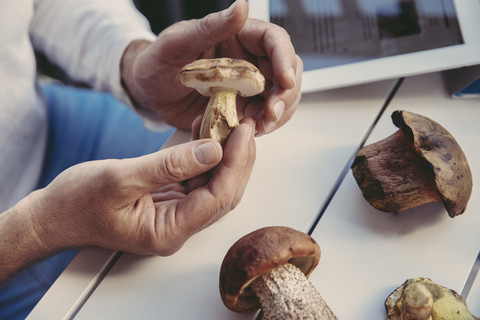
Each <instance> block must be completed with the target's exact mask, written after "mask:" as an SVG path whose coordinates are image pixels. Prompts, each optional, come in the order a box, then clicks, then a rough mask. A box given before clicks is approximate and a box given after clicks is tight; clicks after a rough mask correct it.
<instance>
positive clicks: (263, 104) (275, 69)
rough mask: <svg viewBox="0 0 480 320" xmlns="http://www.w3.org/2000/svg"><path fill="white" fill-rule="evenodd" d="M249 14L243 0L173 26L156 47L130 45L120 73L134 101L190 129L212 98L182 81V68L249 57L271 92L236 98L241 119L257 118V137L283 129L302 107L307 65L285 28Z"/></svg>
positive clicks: (155, 44)
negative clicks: (211, 60)
mask: <svg viewBox="0 0 480 320" xmlns="http://www.w3.org/2000/svg"><path fill="white" fill-rule="evenodd" d="M247 16H248V6H247V3H246V1H245V0H238V1H236V2H235V3H234V4H233V5H232V6H231V7H230V8H228V9H227V10H225V11H222V12H217V13H212V14H210V15H208V16H206V17H205V18H203V19H199V20H190V21H182V22H179V23H176V24H174V25H172V26H171V27H169V28H167V29H165V30H164V31H163V32H161V33H160V34H159V35H158V38H157V40H156V41H155V42H154V43H152V44H150V43H148V42H145V41H135V42H133V43H132V44H130V46H129V47H128V48H127V50H126V52H125V54H124V57H123V59H122V66H121V70H122V81H123V83H124V86H125V87H126V89H127V91H128V92H129V94H130V96H131V98H132V100H133V101H135V103H136V105H137V106H139V107H142V108H145V109H149V110H152V111H155V112H156V113H158V114H159V115H160V116H161V117H162V118H163V119H164V120H165V121H166V122H168V123H169V124H171V125H173V126H176V127H178V128H181V129H188V128H190V126H191V124H192V122H193V120H194V119H195V118H196V117H197V116H199V115H201V114H203V112H204V110H205V107H206V105H207V103H208V98H206V97H203V96H201V95H200V94H199V93H198V92H196V91H195V90H193V89H190V88H185V87H184V86H183V85H182V84H181V83H180V80H179V78H178V73H179V71H180V70H181V68H182V67H183V66H184V65H186V64H188V63H191V62H192V61H194V60H196V59H200V58H206V59H208V58H215V57H230V58H238V59H244V60H247V61H250V62H251V63H253V64H255V65H256V66H258V68H259V69H260V71H261V73H262V74H263V75H264V76H265V78H266V90H265V92H264V93H263V94H262V95H261V96H256V97H251V98H239V99H238V100H237V102H238V103H237V109H238V110H237V112H238V115H239V118H240V119H242V118H244V117H251V118H253V119H255V120H256V131H257V134H258V135H261V134H264V133H268V132H271V131H273V130H274V129H276V128H279V127H280V126H282V125H283V124H284V123H286V122H287V121H288V120H289V119H290V118H291V117H292V116H293V114H294V113H295V111H296V109H297V106H298V102H299V100H300V96H301V93H300V85H301V76H302V70H303V64H302V61H301V60H300V58H299V57H298V56H297V55H296V54H295V51H294V48H293V45H292V44H291V42H290V38H289V35H288V34H287V32H286V31H285V30H284V29H283V28H281V27H279V26H277V25H274V24H271V23H268V22H265V21H260V20H256V19H248V17H247Z"/></svg>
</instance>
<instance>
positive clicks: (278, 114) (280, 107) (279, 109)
mask: <svg viewBox="0 0 480 320" xmlns="http://www.w3.org/2000/svg"><path fill="white" fill-rule="evenodd" d="M284 110H285V102H283V101H282V100H279V101H277V102H275V104H274V105H273V111H274V112H275V118H276V119H277V121H279V120H280V119H281V118H282V115H283V111H284Z"/></svg>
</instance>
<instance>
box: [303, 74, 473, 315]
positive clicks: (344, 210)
mask: <svg viewBox="0 0 480 320" xmlns="http://www.w3.org/2000/svg"><path fill="white" fill-rule="evenodd" d="M400 109H402V110H407V111H411V112H415V113H419V114H422V115H424V116H427V117H429V118H431V119H432V120H435V121H437V122H439V123H440V124H441V125H443V126H444V127H445V128H446V129H447V130H448V131H450V133H451V134H452V135H453V136H454V137H455V138H456V140H457V141H458V143H459V144H460V145H461V147H462V149H463V150H464V152H465V154H466V156H467V159H468V161H469V163H470V167H471V170H472V174H473V179H474V183H473V184H474V189H473V192H472V196H471V199H470V202H469V204H468V207H467V210H466V211H465V213H464V214H463V215H461V216H458V217H456V218H454V219H452V218H450V217H449V216H448V214H447V212H446V210H445V209H444V208H443V204H441V203H435V204H431V205H427V206H424V207H422V208H416V209H413V210H410V211H407V212H404V213H401V214H389V213H384V212H381V211H378V210H376V209H375V208H373V207H372V206H370V205H369V203H368V202H367V201H366V200H365V199H364V198H363V196H362V194H361V191H360V189H359V187H358V185H357V184H356V182H355V179H354V178H353V175H352V174H351V171H350V173H349V174H348V175H347V176H346V178H345V181H344V182H343V183H342V185H341V187H340V188H339V190H338V193H337V194H336V196H335V197H334V199H333V201H332V202H331V204H330V206H329V207H328V208H327V210H326V212H325V214H324V216H323V218H322V219H321V221H320V223H319V225H318V227H317V228H316V229H315V231H314V233H313V235H312V236H313V237H314V238H315V239H316V240H317V241H318V242H319V244H320V246H321V247H322V248H323V253H324V254H323V259H322V260H321V261H320V265H319V267H317V270H316V271H315V272H314V273H313V274H312V276H311V281H312V283H313V284H314V285H315V286H316V287H317V289H318V290H319V291H320V292H321V293H322V295H323V297H324V298H325V300H326V301H327V303H328V304H329V305H330V306H331V308H332V309H333V311H334V312H335V313H336V314H337V316H338V317H339V319H342V320H357V319H385V309H384V301H385V298H386V297H387V296H388V295H389V294H390V293H391V292H392V291H393V290H395V288H396V287H398V286H400V285H401V284H402V283H403V282H404V281H405V280H407V279H408V278H413V277H428V278H430V279H432V280H433V281H435V282H436V283H438V284H440V285H443V286H446V287H449V288H451V289H453V290H456V291H457V292H458V293H461V291H462V288H463V286H464V284H465V282H466V279H467V277H468V275H469V273H470V270H471V267H472V265H473V263H474V261H475V259H476V257H477V254H478V251H479V249H480V232H478V228H479V226H480V215H479V214H478V213H479V211H480V194H479V193H480V190H479V189H478V188H476V186H478V185H479V184H480V176H479V174H480V152H479V151H478V146H479V142H478V141H479V139H480V128H479V126H478V119H480V101H479V100H452V99H450V97H448V96H446V93H445V91H444V88H443V83H442V78H441V77H440V75H439V74H435V75H426V76H418V77H413V78H407V79H406V80H405V82H404V83H403V85H402V86H401V88H400V90H399V92H398V93H397V95H396V96H395V98H394V99H393V100H392V102H391V103H390V105H389V107H388V108H387V109H386V111H385V113H384V114H383V116H382V117H381V119H380V120H379V122H378V124H377V125H376V126H375V128H374V130H373V132H372V134H371V135H370V137H369V139H368V140H367V142H366V144H370V143H373V142H376V141H378V140H381V139H383V138H386V137H387V136H389V135H391V134H392V133H394V132H395V131H397V130H398V128H397V127H395V126H394V125H393V123H392V121H391V118H390V115H391V113H392V112H393V111H394V110H400ZM477 282H478V281H477ZM476 294H477V297H476V298H475V299H474V298H473V297H470V299H469V303H470V305H471V307H472V311H474V310H476V311H477V313H476V314H477V315H479V314H480V313H479V312H478V311H479V308H480V300H479V298H480V296H479V295H478V294H479V292H477V293H476Z"/></svg>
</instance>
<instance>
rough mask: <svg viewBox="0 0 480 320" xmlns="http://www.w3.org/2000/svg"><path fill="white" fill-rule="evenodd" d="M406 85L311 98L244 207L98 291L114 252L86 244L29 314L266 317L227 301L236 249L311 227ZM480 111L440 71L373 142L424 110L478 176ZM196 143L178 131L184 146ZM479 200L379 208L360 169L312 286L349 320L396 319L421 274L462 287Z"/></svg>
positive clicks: (121, 266) (422, 82)
mask: <svg viewBox="0 0 480 320" xmlns="http://www.w3.org/2000/svg"><path fill="white" fill-rule="evenodd" d="M394 83H395V81H385V82H378V83H372V84H368V85H362V86H356V87H349V88H343V89H337V90H331V91H326V92H321V93H314V94H308V95H304V97H303V98H302V101H301V104H300V107H299V109H298V111H297V113H296V115H295V116H294V118H293V119H292V120H291V121H290V122H289V123H288V124H287V125H285V127H283V128H281V129H280V130H278V131H276V132H275V133H273V134H271V135H267V136H264V137H261V138H258V139H257V160H256V163H255V168H254V171H253V174H252V177H251V180H250V183H249V185H248V187H247V190H246V192H245V195H244V197H243V199H242V202H241V203H240V205H239V206H238V207H237V208H236V209H235V210H233V211H232V212H231V213H229V214H228V215H227V216H226V217H225V218H223V219H222V220H220V221H219V222H218V223H216V224H215V225H213V226H211V227H209V228H208V229H206V230H204V231H202V232H200V233H199V234H197V235H195V236H194V237H192V238H191V239H190V240H189V241H188V242H187V243H186V244H185V246H184V247H183V248H182V249H181V250H180V251H179V252H177V253H176V254H174V255H172V256H170V257H138V256H135V255H131V254H126V253H125V254H122V255H121V257H120V258H119V260H118V261H117V262H116V263H115V264H113V267H112V269H111V270H110V272H109V273H108V274H107V276H106V277H105V279H103V281H101V282H100V284H99V285H98V287H96V282H97V280H98V277H99V272H101V270H102V268H104V267H105V266H106V265H107V261H108V259H110V258H111V257H112V252H111V251H108V250H102V249H84V250H82V251H81V252H80V254H79V255H78V256H77V257H76V259H75V260H74V261H73V262H72V263H71V265H70V266H69V267H68V268H67V269H66V270H65V272H64V273H63V274H62V276H61V277H60V278H59V280H58V281H57V282H56V283H55V284H54V286H52V288H51V289H50V290H49V292H48V293H47V294H46V296H45V297H44V298H43V299H42V300H41V301H40V303H39V304H38V306H37V307H36V308H35V309H34V311H33V312H32V313H31V315H30V316H29V319H47V318H48V319H52V318H55V319H61V318H64V317H66V318H69V317H70V316H72V314H73V315H76V317H75V319H159V318H160V319H162V318H165V319H167V318H168V319H253V318H254V317H255V314H247V315H237V314H235V313H233V312H231V311H229V310H228V309H226V308H225V307H224V306H223V304H222V302H221V299H220V296H219V291H218V272H219V269H220V264H221V262H222V260H223V256H224V254H225V253H226V251H227V250H228V248H229V247H230V246H231V245H232V244H233V243H234V242H235V241H236V240H238V239H239V238H240V237H242V236H243V235H245V234H247V233H248V232H250V231H253V230H255V229H258V228H260V227H263V226H268V225H285V226H290V227H292V228H295V229H298V230H301V231H305V232H306V231H307V230H308V229H309V228H310V226H311V224H312V222H313V221H314V219H315V217H316V215H317V213H318V211H319V209H320V208H321V207H322V205H323V204H324V203H325V201H326V199H327V198H328V196H329V194H330V193H331V190H332V188H334V186H335V184H336V181H337V179H338V178H339V176H340V175H341V173H342V171H343V169H344V167H345V165H346V164H348V162H349V160H350V159H351V157H352V155H353V154H354V153H355V152H356V150H357V148H358V147H359V145H360V143H361V141H362V140H363V138H364V135H365V134H366V132H367V131H368V130H369V128H370V126H371V125H372V123H373V122H374V120H375V119H376V117H377V115H378V113H379V112H380V110H381V108H382V105H383V104H384V101H385V99H386V98H387V96H388V94H389V93H390V91H391V89H392V87H393V86H394ZM398 106H400V107H398ZM479 107H480V103H479V101H478V100H477V101H475V100H468V101H465V100H462V101H454V100H452V99H450V98H449V97H447V96H446V94H445V93H444V88H443V86H442V81H441V78H440V76H439V74H432V75H426V76H420V77H414V78H408V79H406V81H405V82H404V84H403V85H402V86H401V88H400V91H399V92H398V94H397V96H396V97H395V98H394V100H393V101H392V103H391V104H390V106H389V108H388V109H387V111H386V112H385V113H384V114H383V116H382V117H381V119H380V121H379V123H378V124H377V125H376V126H375V128H374V130H373V132H372V134H371V136H370V138H369V140H368V141H367V143H370V142H373V141H377V140H379V139H382V138H384V137H386V136H387V135H389V134H391V133H393V132H394V131H395V130H396V128H395V127H394V126H393V124H392V123H391V120H390V114H391V112H392V111H393V110H396V109H400V108H401V109H405V110H410V111H413V112H417V113H421V114H424V115H425V116H429V117H431V118H432V119H434V120H436V121H438V122H439V123H441V124H442V125H444V126H445V127H446V128H447V129H448V130H449V131H450V132H451V133H452V134H453V135H454V136H455V137H456V138H457V140H458V141H459V143H460V144H461V145H462V147H463V149H464V151H465V153H466V155H467V158H468V159H469V161H470V165H471V167H472V171H473V176H474V180H475V176H476V174H475V171H476V170H477V171H478V170H480V166H477V167H475V164H476V163H480V162H479V161H478V160H480V159H478V158H479V157H480V153H479V152H478V151H477V150H476V146H477V145H478V143H477V140H478V139H479V138H480V130H479V129H478V125H477V124H476V120H477V119H479V118H480V117H479V116H480V109H479ZM184 138H185V137H184V136H182V135H177V139H179V140H177V141H175V142H173V143H178V142H179V141H182V139H184ZM476 181H478V180H475V181H474V185H476ZM478 198H479V197H478V191H477V190H476V189H474V191H473V194H472V199H471V201H470V203H469V206H468V208H467V211H466V213H465V214H464V215H463V216H460V217H457V218H455V219H451V218H449V217H448V215H447V214H446V212H445V210H444V209H443V207H442V205H440V204H434V205H430V206H428V207H424V208H421V209H417V210H412V212H407V213H405V214H403V215H391V214H385V213H381V212H379V211H376V210H375V209H373V208H372V207H370V206H369V204H368V203H367V202H366V200H364V199H363V197H362V195H361V192H360V190H359V188H358V186H357V185H356V183H355V181H354V179H353V177H352V175H351V173H350V172H349V173H348V174H347V176H346V177H345V180H344V181H343V182H342V184H341V185H340V188H339V189H338V191H337V192H336V193H335V195H334V197H333V200H332V201H331V202H330V203H329V205H328V207H327V210H326V211H325V214H324V215H323V217H322V219H321V220H320V222H319V223H318V225H317V227H316V229H315V231H314V233H313V236H314V237H315V238H316V239H317V241H318V242H319V244H320V246H321V248H322V259H321V261H320V265H319V267H318V268H317V270H316V271H315V272H314V273H313V274H312V276H311V281H312V282H313V283H314V285H315V286H316V287H317V288H318V289H319V290H320V292H321V293H322V295H323V296H324V298H325V299H326V301H327V303H328V304H329V305H330V306H331V307H332V309H333V311H334V312H335V313H336V314H337V315H338V316H339V318H340V319H385V312H384V309H383V301H384V299H385V298H386V295H388V294H389V293H390V292H391V291H392V290H393V289H395V287H396V286H398V285H400V284H401V283H402V282H403V281H405V280H406V279H407V278H409V277H414V276H428V277H431V278H432V279H433V280H434V281H436V282H438V283H440V284H442V285H445V286H448V287H450V288H452V289H454V290H458V291H459V292H460V291H461V290H462V287H463V285H464V283H465V280H466V278H467V276H468V274H469V272H470V269H471V267H472V265H473V263H474V261H475V258H476V256H477V254H478V250H479V248H480V246H478V243H480V241H478V240H479V238H480V234H479V233H474V231H473V230H474V229H475V226H478V223H479V222H480V216H479V215H476V214H475V212H476V211H478V210H477V209H478V208H477V207H478V206H480V203H479V201H480V200H479V199H478ZM478 282H479V281H477V282H476V283H475V284H474V287H473V288H472V291H471V294H470V296H469V300H468V302H469V304H470V305H471V309H472V311H475V310H479V309H480V306H478V305H480V302H479V301H480V285H477V283H478ZM92 291H93V293H92ZM475 296H476V299H475V300H473V301H474V302H471V301H472V299H474V298H473V297H475ZM475 308H476V309H475ZM73 310H76V311H73ZM77 311H78V313H76V312H77ZM479 311H480V310H479ZM478 314H480V312H477V315H478Z"/></svg>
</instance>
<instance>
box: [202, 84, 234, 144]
mask: <svg viewBox="0 0 480 320" xmlns="http://www.w3.org/2000/svg"><path fill="white" fill-rule="evenodd" d="M211 90H212V95H211V97H210V101H209V102H208V105H207V109H206V110H205V114H204V115H203V120H202V124H201V127H200V138H201V139H203V138H212V139H215V140H217V141H218V142H220V143H223V142H224V141H225V140H226V139H227V137H228V135H229V134H230V132H231V131H232V130H233V128H235V127H237V126H238V125H239V122H238V116H237V104H236V99H237V90H235V89H229V88H222V87H213V88H212V89H211Z"/></svg>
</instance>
